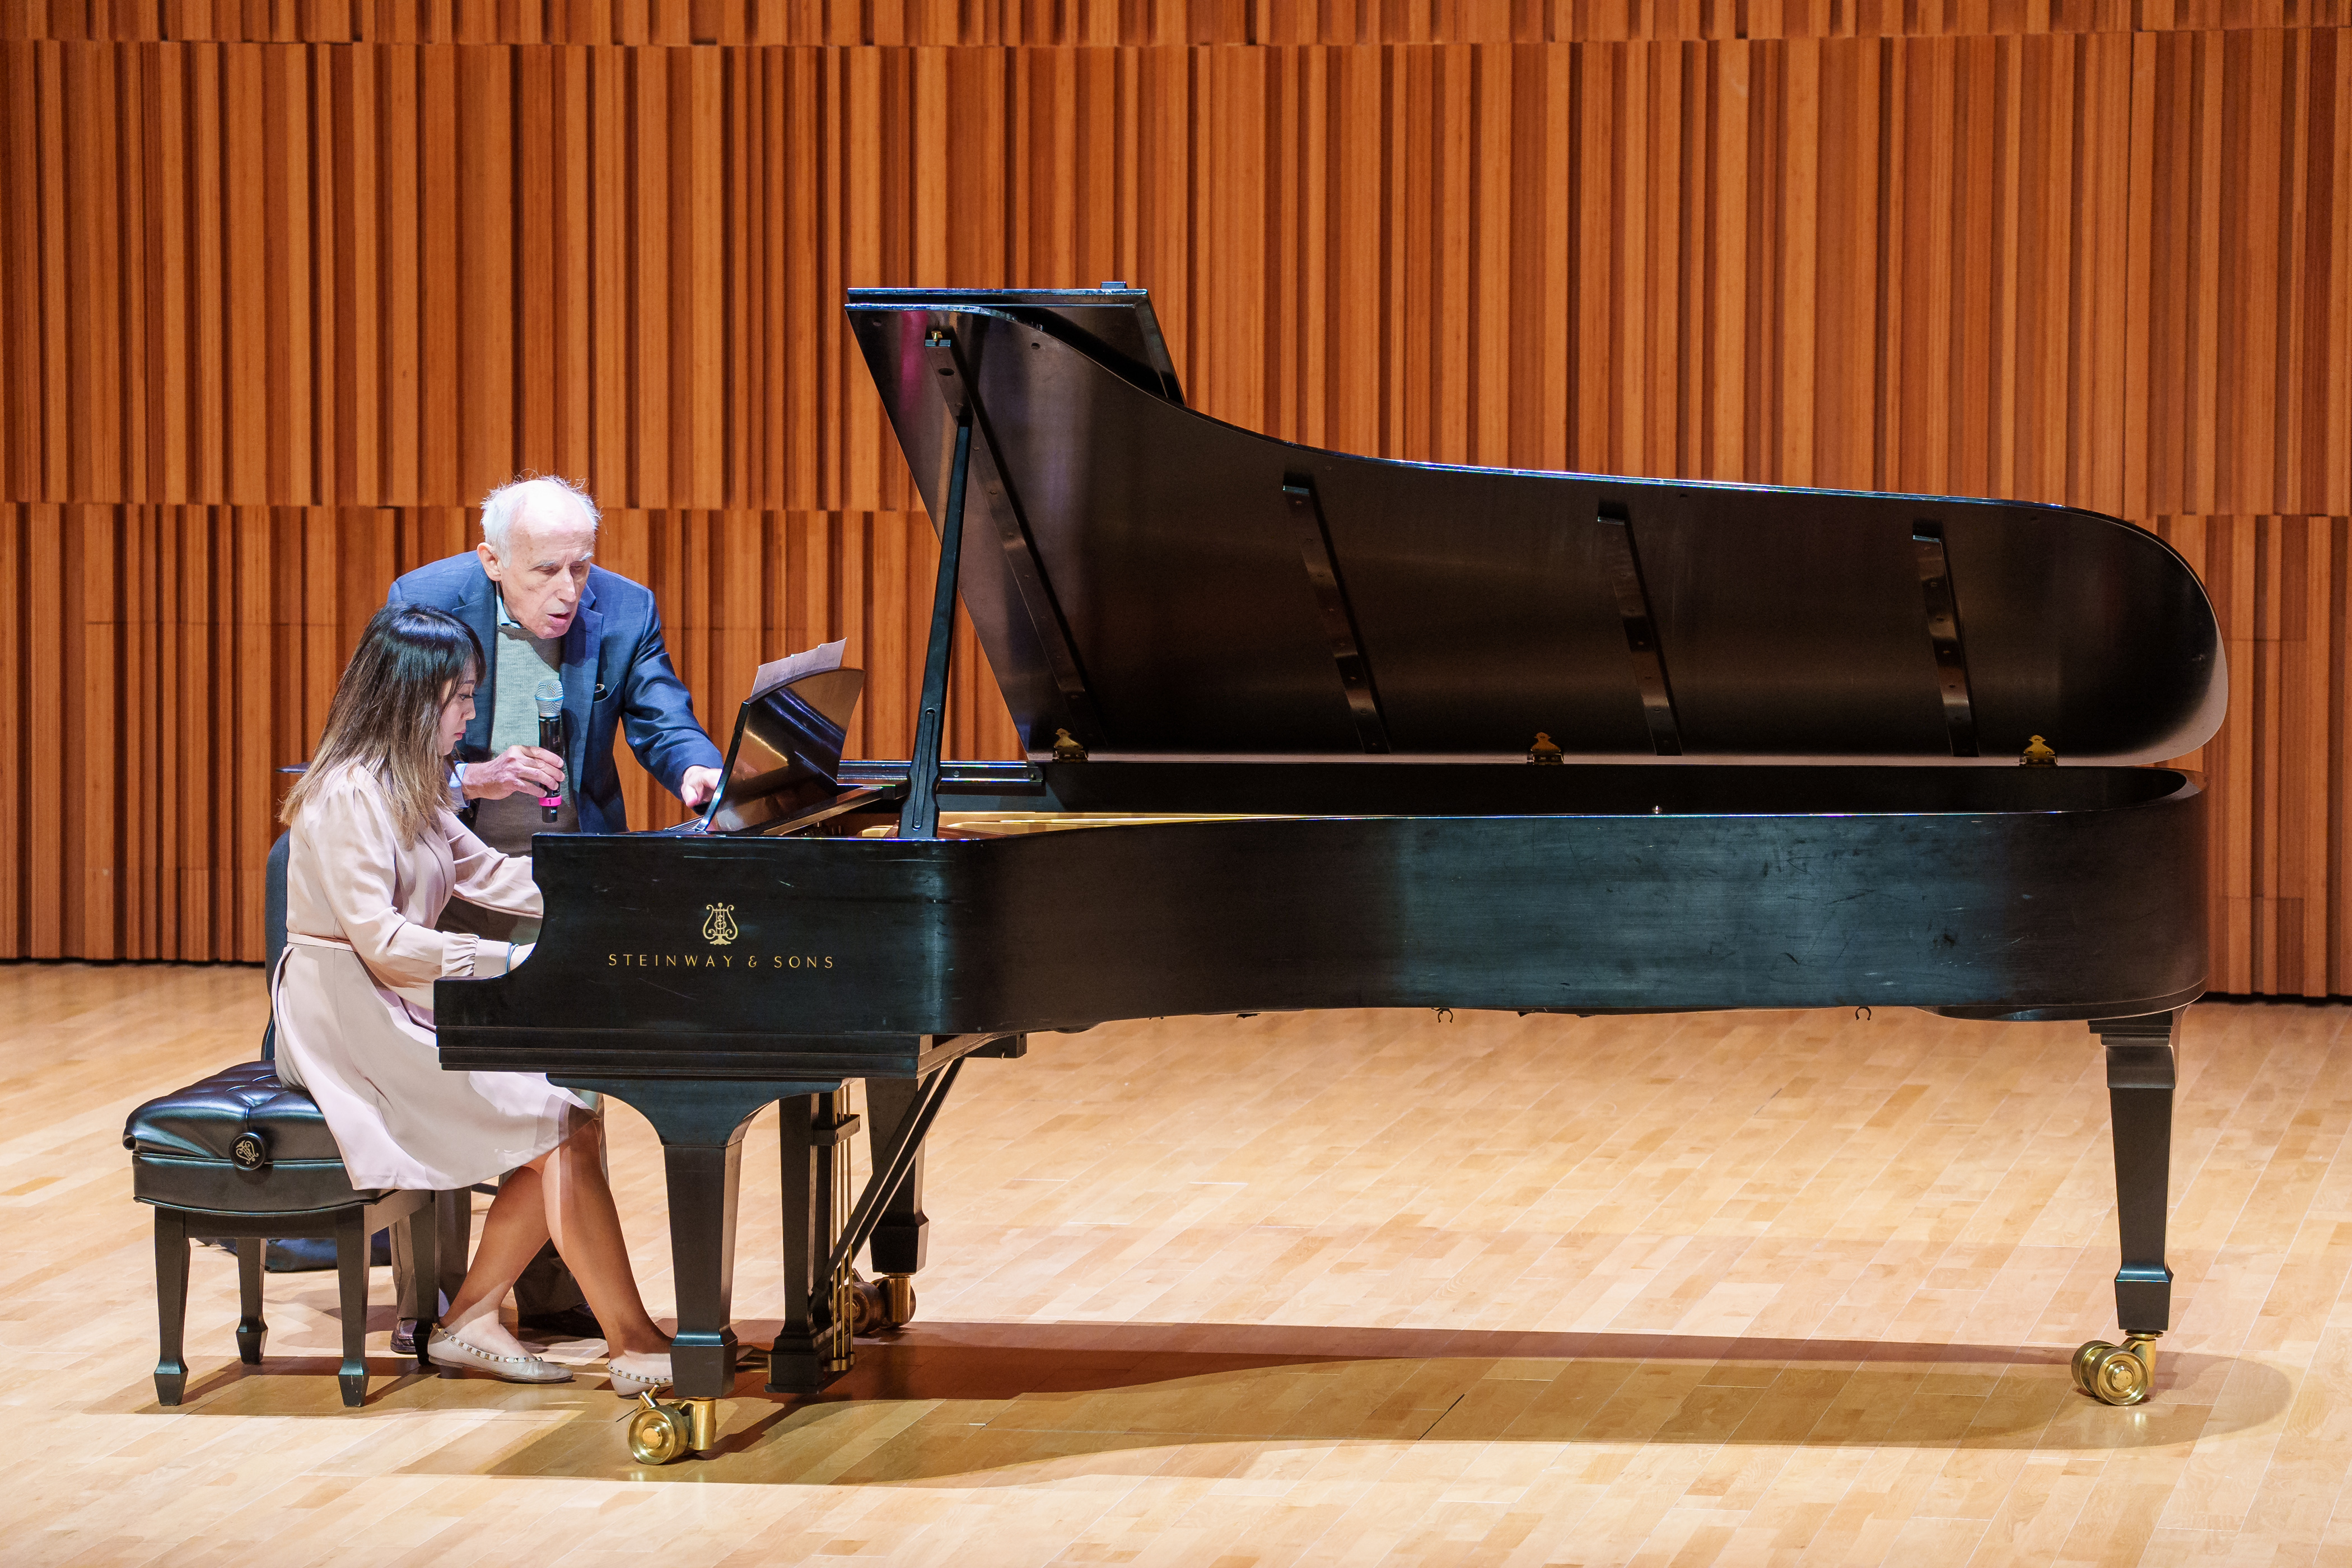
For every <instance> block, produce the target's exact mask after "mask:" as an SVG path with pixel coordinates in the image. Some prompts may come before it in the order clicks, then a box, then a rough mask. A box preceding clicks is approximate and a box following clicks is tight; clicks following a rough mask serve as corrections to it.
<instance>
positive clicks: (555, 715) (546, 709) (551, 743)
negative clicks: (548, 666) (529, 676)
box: [531, 676, 570, 822]
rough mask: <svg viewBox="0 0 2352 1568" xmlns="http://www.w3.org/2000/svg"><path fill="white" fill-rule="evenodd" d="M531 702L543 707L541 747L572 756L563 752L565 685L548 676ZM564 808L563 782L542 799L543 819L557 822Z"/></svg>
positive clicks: (540, 710)
mask: <svg viewBox="0 0 2352 1568" xmlns="http://www.w3.org/2000/svg"><path fill="white" fill-rule="evenodd" d="M531 700H532V702H534V703H535V704H537V705H538V708H539V743H540V746H541V749H542V750H544V751H550V752H554V753H555V754H556V755H557V756H559V757H563V756H569V755H570V753H569V752H566V751H565V750H564V749H563V683H562V681H560V680H558V679H555V678H554V677H553V676H550V677H548V678H547V679H545V680H542V681H541V682H540V683H539V689H538V690H537V691H535V692H533V693H531ZM562 805H563V785H562V783H561V781H559V782H558V783H557V784H556V786H555V791H554V793H553V794H551V795H541V796H540V797H539V819H540V820H541V822H553V821H554V820H555V815H556V813H557V812H558V811H559V810H561V809H562Z"/></svg>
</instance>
